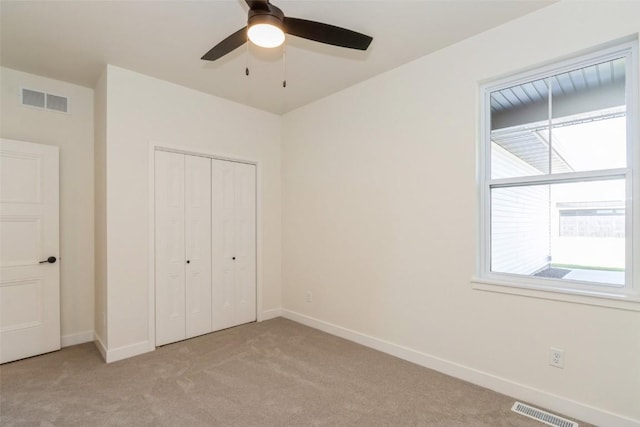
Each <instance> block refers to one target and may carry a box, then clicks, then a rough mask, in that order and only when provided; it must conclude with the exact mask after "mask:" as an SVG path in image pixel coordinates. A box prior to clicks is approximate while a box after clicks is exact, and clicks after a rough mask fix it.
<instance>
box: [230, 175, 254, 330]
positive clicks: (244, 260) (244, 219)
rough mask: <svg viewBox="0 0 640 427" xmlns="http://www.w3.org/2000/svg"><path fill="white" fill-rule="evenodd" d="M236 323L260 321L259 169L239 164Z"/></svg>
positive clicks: (236, 226) (236, 200)
mask: <svg viewBox="0 0 640 427" xmlns="http://www.w3.org/2000/svg"><path fill="white" fill-rule="evenodd" d="M235 184H236V188H235V194H236V197H235V217H236V218H235V219H236V224H235V229H236V244H235V247H236V251H235V258H236V259H235V282H236V324H238V325H239V324H243V323H248V322H253V321H255V320H256V167H255V166H254V165H249V164H245V163H236V164H235Z"/></svg>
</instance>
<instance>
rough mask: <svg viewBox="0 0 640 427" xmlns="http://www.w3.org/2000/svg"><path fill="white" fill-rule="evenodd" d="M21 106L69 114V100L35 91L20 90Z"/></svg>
mask: <svg viewBox="0 0 640 427" xmlns="http://www.w3.org/2000/svg"><path fill="white" fill-rule="evenodd" d="M21 98H22V105H26V106H29V107H36V108H45V109H47V110H53V111H59V112H61V113H67V112H69V100H68V98H66V97H64V96H58V95H52V94H50V93H44V92H39V91H37V90H32V89H26V88H22V97H21Z"/></svg>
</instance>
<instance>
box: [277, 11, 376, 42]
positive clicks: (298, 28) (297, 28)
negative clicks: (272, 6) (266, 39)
mask: <svg viewBox="0 0 640 427" xmlns="http://www.w3.org/2000/svg"><path fill="white" fill-rule="evenodd" d="M283 24H284V32H285V33H287V34H291V35H293V36H298V37H302V38H303V39H309V40H313V41H316V42H320V43H326V44H331V45H334V46H340V47H348V48H350V49H358V50H367V48H368V47H369V45H370V44H371V41H372V40H373V37H369V36H367V35H365V34H361V33H357V32H355V31H351V30H347V29H346V28H340V27H335V26H333V25H329V24H323V23H321V22H315V21H307V20H306V19H298V18H288V17H285V18H284V22H283Z"/></svg>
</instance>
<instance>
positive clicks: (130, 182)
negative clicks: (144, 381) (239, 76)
mask: <svg viewBox="0 0 640 427" xmlns="http://www.w3.org/2000/svg"><path fill="white" fill-rule="evenodd" d="M106 73H107V76H106V79H107V85H106V86H107V87H106V99H105V101H106V117H107V120H106V129H105V133H106V156H105V159H104V162H105V163H106V198H105V200H106V231H107V232H106V240H107V241H106V247H107V253H106V266H107V268H106V269H107V271H106V279H107V285H106V292H107V295H106V298H107V303H106V309H107V332H106V333H107V336H108V337H107V338H106V339H107V342H108V344H107V343H105V344H107V346H108V349H107V353H108V357H107V359H108V360H115V359H118V358H121V357H128V356H131V355H133V354H136V353H140V352H143V351H148V349H149V347H150V345H152V342H150V341H149V339H150V335H153V334H152V333H151V332H152V331H150V330H149V328H148V325H149V315H150V310H153V307H151V306H150V305H151V304H150V303H149V299H148V285H149V275H150V274H149V260H148V253H149V154H150V144H151V143H152V142H153V143H156V144H160V145H168V146H174V147H176V146H177V147H181V148H183V149H185V150H190V151H195V152H204V153H214V154H218V155H221V156H228V157H231V158H239V159H247V160H254V161H258V162H259V169H258V170H259V174H260V177H259V179H260V182H261V184H262V186H261V188H260V189H259V190H258V191H259V194H260V195H261V196H260V198H259V203H260V205H261V208H260V211H259V214H260V216H259V219H258V221H259V224H260V225H261V230H262V234H261V235H259V236H258V239H259V249H258V251H259V259H261V261H260V262H259V265H258V268H259V270H260V276H259V277H258V281H259V282H260V284H261V288H262V291H263V292H262V306H259V307H258V311H259V312H262V311H267V310H270V309H277V308H279V307H280V305H281V284H280V282H281V194H280V193H281V176H280V162H281V150H280V135H281V134H280V125H281V121H280V118H279V117H278V116H276V115H273V114H270V113H265V112H262V111H259V110H256V109H253V108H249V107H246V106H242V105H240V104H235V103H232V102H229V101H226V100H223V99H220V98H217V97H214V96H210V95H207V94H204V93H201V92H197V91H194V90H191V89H187V88H184V87H181V86H178V85H175V84H171V83H167V82H164V81H161V80H157V79H153V78H151V77H147V76H144V75H141V74H137V73H134V72H131V71H127V70H124V69H121V68H118V67H114V66H108V67H107V71H106ZM211 78H215V76H214V75H212V77H211ZM101 161H102V160H101ZM100 244H101V245H105V242H100ZM259 317H260V314H259Z"/></svg>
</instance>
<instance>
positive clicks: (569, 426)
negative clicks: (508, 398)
mask: <svg viewBox="0 0 640 427" xmlns="http://www.w3.org/2000/svg"><path fill="white" fill-rule="evenodd" d="M511 410H512V411H513V412H515V413H517V414H520V415H524V416H525V417H529V418H533V419H534V420H538V421H540V422H542V423H545V424H546V425H549V426H555V427H578V423H575V422H573V421H571V420H567V419H566V418H562V417H559V416H557V415H553V414H551V413H549V412H546V411H543V410H542V409H538V408H534V407H533V406H529V405H525V404H524V403H520V402H516V403H514V404H513V407H512V408H511Z"/></svg>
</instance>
